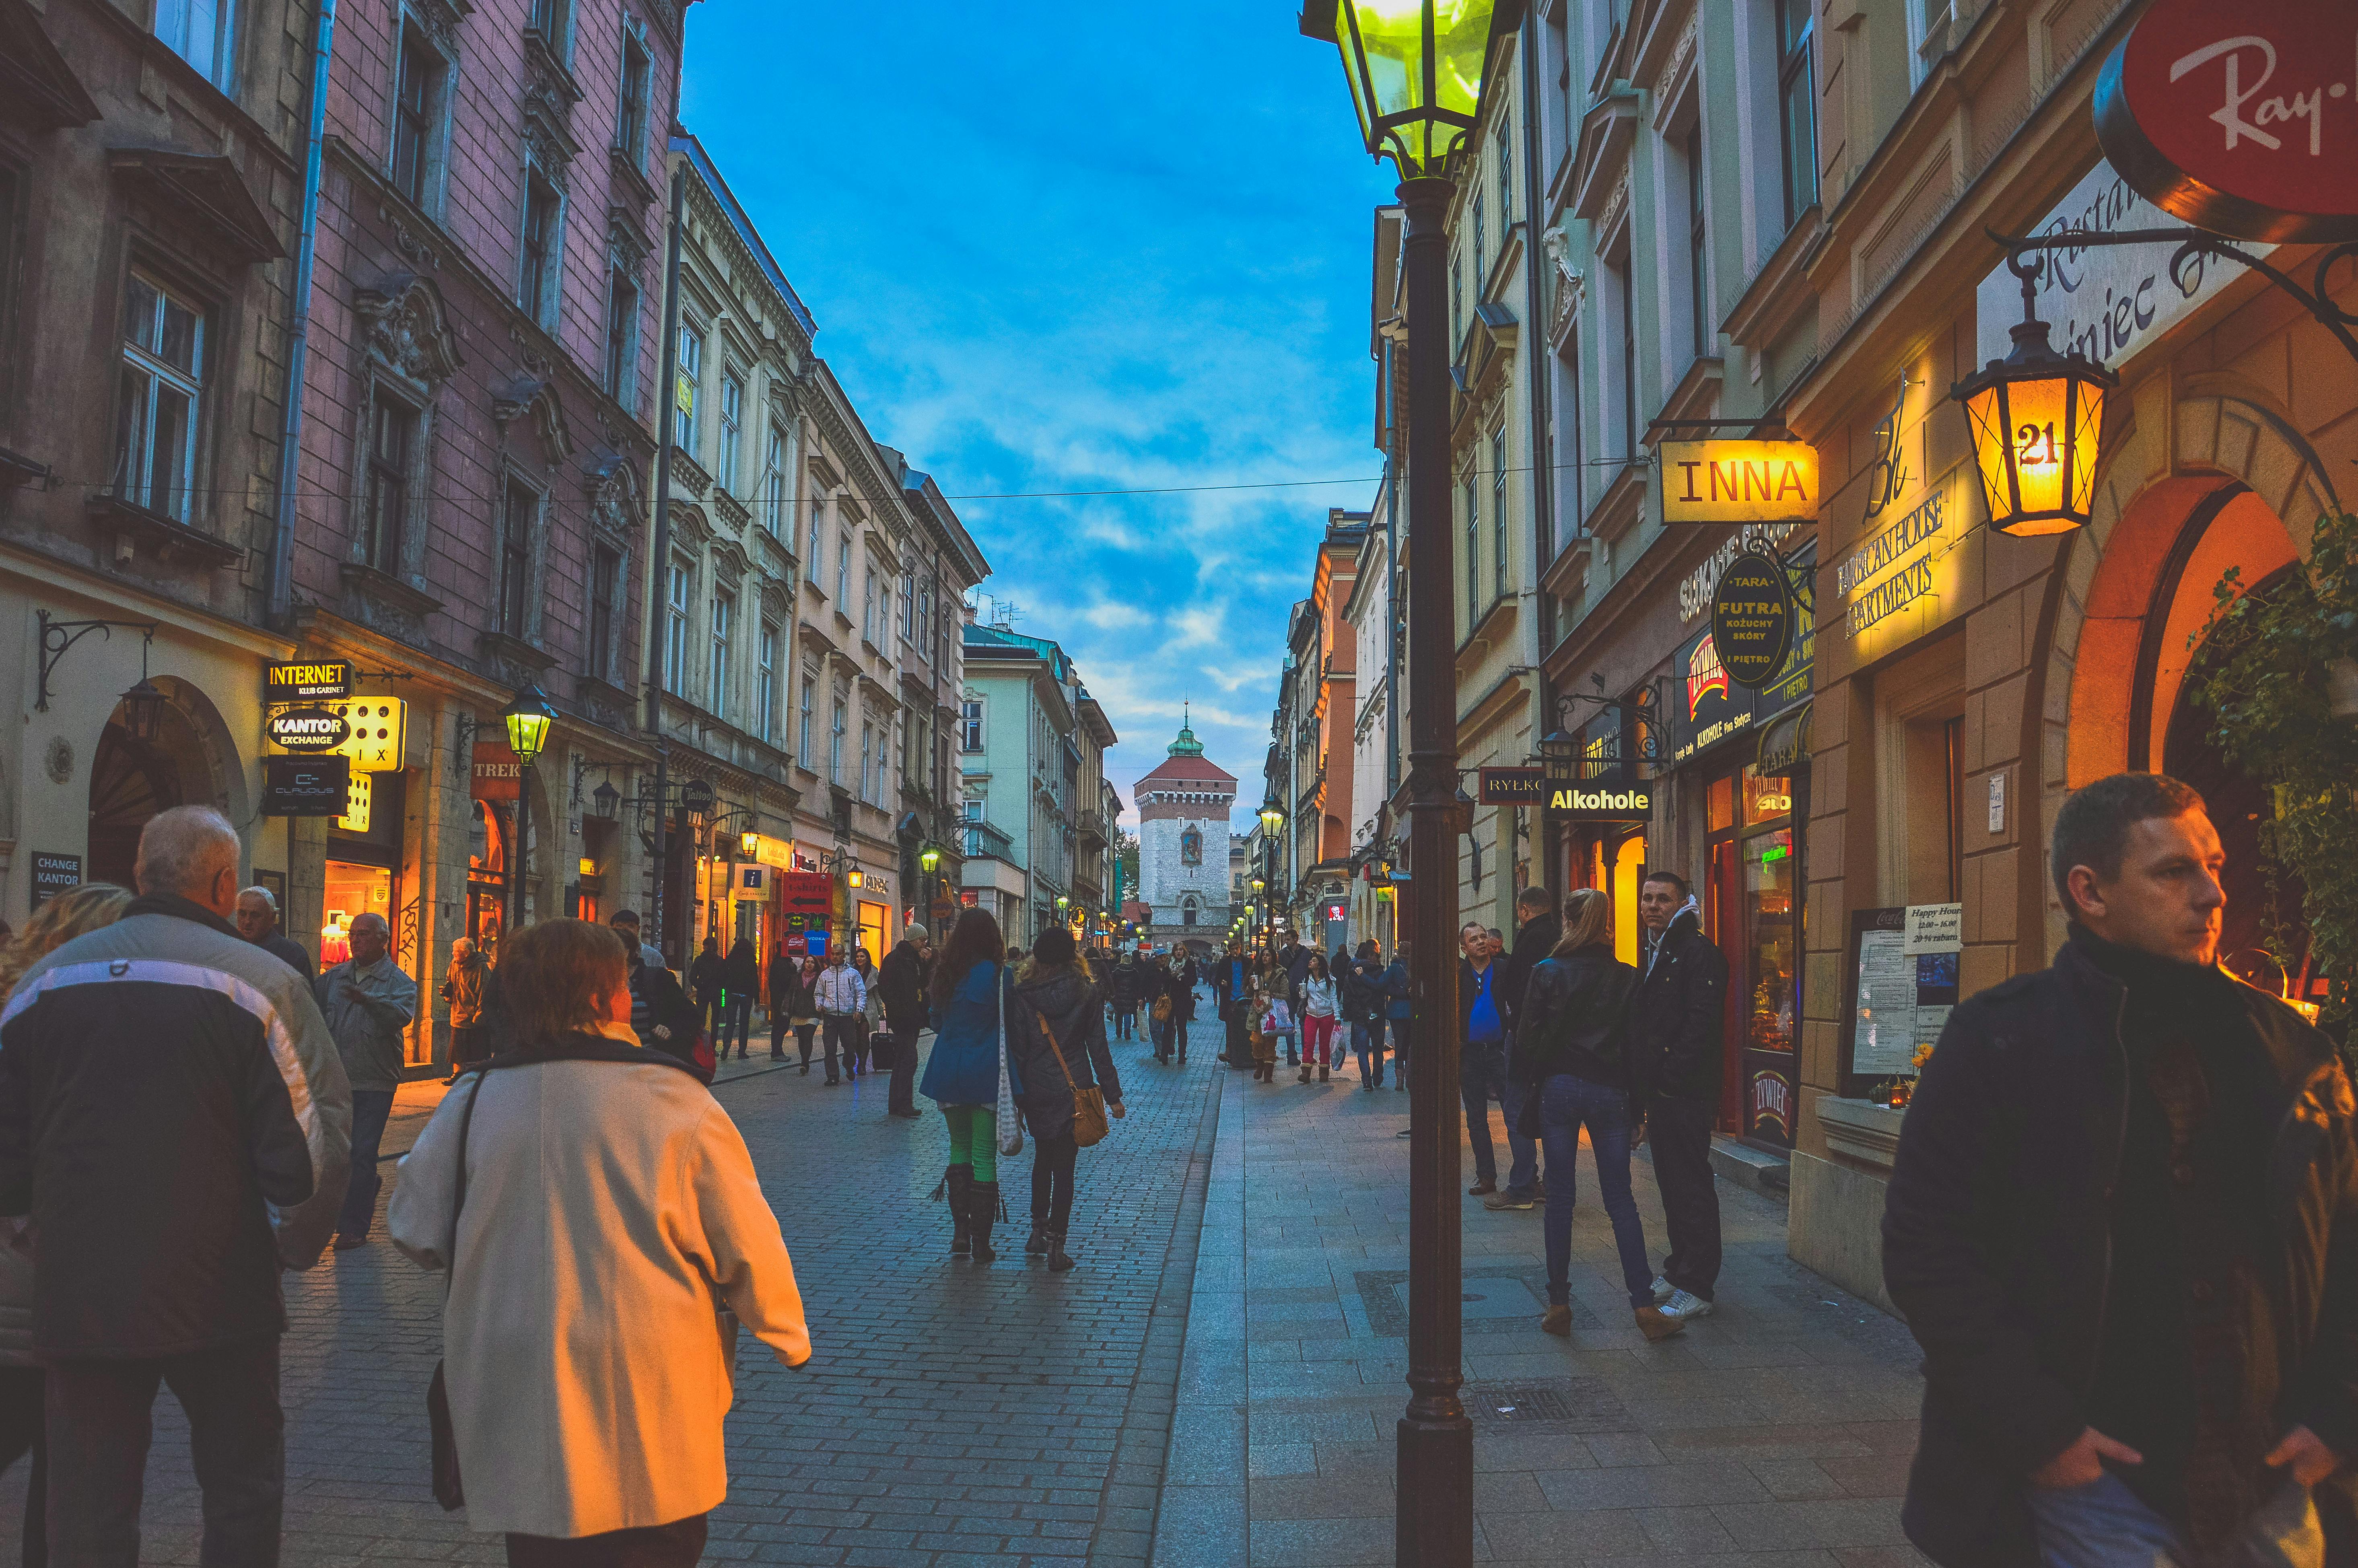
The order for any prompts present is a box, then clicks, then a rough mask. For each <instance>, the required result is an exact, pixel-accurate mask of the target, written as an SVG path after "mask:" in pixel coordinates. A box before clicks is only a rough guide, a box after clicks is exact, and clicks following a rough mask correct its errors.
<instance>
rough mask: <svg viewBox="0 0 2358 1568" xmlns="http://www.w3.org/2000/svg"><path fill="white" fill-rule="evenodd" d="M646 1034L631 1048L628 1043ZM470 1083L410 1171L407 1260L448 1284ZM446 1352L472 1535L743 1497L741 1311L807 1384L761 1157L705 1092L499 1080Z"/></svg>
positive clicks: (564, 1066)
mask: <svg viewBox="0 0 2358 1568" xmlns="http://www.w3.org/2000/svg"><path fill="white" fill-rule="evenodd" d="M621 1033H628V1031H627V1030H624V1031H621ZM469 1092H470V1090H469V1086H467V1085H464V1084H462V1085H461V1086H460V1087H459V1088H458V1089H456V1090H454V1091H452V1093H451V1094H450V1095H449V1096H448V1097H447V1098H444V1100H443V1101H442V1103H441V1105H440V1106H439V1107H438V1108H437V1109H436V1111H435V1113H434V1118H433V1119H432V1120H431V1121H429V1122H428V1123H427V1127H426V1130H425V1132H424V1133H423V1134H421V1135H420V1136H419V1138H418V1140H417V1143H416V1147H415V1148H413V1149H412V1150H411V1151H410V1152H409V1155H408V1157H407V1158H406V1159H405V1160H403V1161H402V1162H401V1176H400V1185H399V1187H398V1188H397V1189H396V1190H395V1193H394V1196H393V1202H392V1206H391V1207H390V1210H389V1211H388V1213H387V1215H386V1222H387V1228H388V1230H389V1231H390V1232H391V1235H392V1238H393V1241H394V1244H395V1246H396V1247H398V1248H400V1249H401V1250H402V1251H403V1252H404V1253H406V1254H407V1255H408V1257H409V1258H410V1259H412V1260H414V1261H416V1263H418V1264H419V1265H420V1266H422V1267H424V1268H427V1269H432V1270H440V1269H442V1268H443V1266H444V1260H443V1257H442V1253H443V1250H444V1249H445V1248H446V1247H447V1246H448V1245H449V1234H450V1205H451V1199H452V1197H453V1195H454V1186H455V1178H456V1175H457V1170H456V1162H455V1156H456V1145H457V1141H458V1129H459V1121H460V1116H461V1115H462V1114H463V1112H464V1110H465V1108H466V1100H467V1095H468V1093H469ZM458 1255H459V1268H458V1271H457V1276H456V1278H455V1279H454V1280H453V1281H452V1282H451V1285H450V1291H449V1300H448V1301H447V1303H445V1305H444V1308H443V1314H442V1345H443V1356H444V1358H445V1363H446V1374H447V1378H448V1381H449V1391H450V1418H451V1425H452V1428H453V1429H454V1431H455V1433H456V1435H457V1438H458V1444H459V1468H460V1476H462V1477H463V1479H464V1481H465V1484H466V1488H467V1515H468V1521H469V1523H470V1524H471V1526H472V1527H473V1528H474V1529H476V1530H494V1531H497V1530H519V1531H523V1532H525V1533H526V1534H530V1535H547V1536H562V1537H574V1536H583V1535H595V1534H599V1533H601V1532H603V1531H606V1530H625V1529H633V1528H639V1527H643V1526H648V1525H658V1524H668V1523H670V1522H671V1521H673V1520H674V1519H685V1518H687V1517H688V1516H690V1515H693V1514H700V1513H703V1512H705V1511H706V1510H708V1509H711V1508H712V1507H713V1506H714V1505H716V1504H718V1503H719V1501H720V1500H721V1499H722V1498H725V1497H726V1496H727V1495H728V1492H729V1481H728V1473H727V1470H726V1467H725V1465H724V1461H723V1457H722V1451H721V1421H722V1418H723V1416H725V1415H726V1414H727V1412H728V1410H729V1406H730V1399H731V1395H732V1389H731V1369H730V1364H729V1361H728V1359H727V1357H726V1353H725V1351H724V1349H723V1331H722V1327H721V1320H720V1316H719V1312H720V1308H721V1307H722V1306H723V1305H726V1306H727V1307H729V1308H730V1310H731V1311H733V1312H734V1313H735V1314H737V1316H738V1318H739V1320H740V1321H741V1322H742V1324H743V1325H744V1326H745V1328H746V1329H747V1330H748V1331H750V1332H751V1333H752V1335H754V1336H756V1337H758V1338H760V1339H761V1340H762V1341H763V1342H764V1343H765V1344H767V1345H769V1346H771V1347H772V1349H773V1351H774V1352H775V1353H776V1355H777V1357H778V1359H779V1360H780V1361H782V1362H784V1364H785V1365H787V1366H789V1367H795V1366H800V1365H801V1364H802V1363H803V1362H805V1361H806V1360H808V1359H809V1358H810V1353H811V1348H810V1336H809V1333H808V1331H807V1329H806V1326H805V1325H804V1322H803V1303H802V1296H801V1293H800V1292H798V1291H797V1290H796V1289H795V1273H794V1265H793V1264H792V1263H791V1262H790V1261H789V1260H787V1257H786V1247H785V1241H784V1238H782V1237H781V1236H780V1235H779V1232H778V1221H777V1217H776V1216H775V1215H774V1214H773V1213H772V1212H771V1210H770V1206H769V1204H768V1202H767V1201H766V1200H765V1199H764V1198H763V1196H762V1189H761V1186H760V1184H758V1183H757V1182H756V1180H755V1179H754V1175H753V1162H752V1156H751V1155H749V1154H748V1153H747V1152H746V1149H745V1141H744V1139H743V1138H742V1137H741V1136H740V1134H739V1133H738V1131H737V1127H736V1124H735V1123H734V1122H732V1121H730V1119H729V1115H728V1113H727V1112H726V1111H724V1110H722V1109H721V1108H720V1106H719V1102H718V1101H716V1100H715V1099H714V1098H712V1095H711V1092H710V1091H709V1090H708V1089H707V1088H706V1087H704V1086H703V1085H702V1084H700V1083H698V1081H697V1080H696V1079H695V1078H694V1077H693V1076H690V1075H688V1074H687V1073H685V1072H682V1071H680V1070H678V1069H677V1068H675V1067H668V1066H663V1065H654V1064H645V1065H642V1064H639V1063H617V1062H599V1061H555V1062H545V1063H540V1064H537V1065H529V1066H514V1067H504V1068H502V1069H500V1070H499V1071H496V1072H492V1073H489V1074H487V1075H485V1076H484V1077H483V1079H482V1088H481V1099H480V1100H479V1101H478V1102H477V1104H476V1106H475V1113H474V1123H473V1126H472V1128H471V1130H470V1132H469V1134H468V1138H467V1193H466V1201H465V1205H464V1211H463V1213H462V1215H461V1217H460V1227H459V1240H458Z"/></svg>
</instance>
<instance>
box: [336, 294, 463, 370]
mask: <svg viewBox="0 0 2358 1568" xmlns="http://www.w3.org/2000/svg"><path fill="white" fill-rule="evenodd" d="M353 308H355V309H356V310H357V311H358V312H359V315H360V319H361V330H362V335H363V338H364V341H366V343H367V346H368V352H369V355H370V357H372V358H373V359H374V360H376V361H377V362H379V363H380V364H381V365H383V366H384V368H385V369H387V370H391V371H394V372H395V373H399V374H400V375H402V376H404V377H406V378H407V379H408V380H410V381H412V382H416V383H417V384H420V385H423V386H426V387H428V388H431V387H437V386H439V385H441V384H443V383H444V382H446V381H448V380H449V379H450V377H451V376H452V375H454V374H456V373H458V370H459V367H460V366H461V365H463V364H464V363H466V361H465V360H463V359H462V358H460V354H459V344H458V341H457V340H456V339H455V338H453V337H452V336H451V333H450V321H449V313H448V312H447V311H446V310H445V309H444V308H443V305H442V291H441V290H440V289H438V288H437V287H435V286H434V283H433V280H432V279H430V278H424V277H419V276H416V275H415V274H409V275H404V276H395V277H392V278H388V279H386V280H385V281H384V284H382V285H381V286H379V287H374V288H363V289H362V290H361V291H360V292H359V294H358V296H357V297H355V298H354V300H353Z"/></svg>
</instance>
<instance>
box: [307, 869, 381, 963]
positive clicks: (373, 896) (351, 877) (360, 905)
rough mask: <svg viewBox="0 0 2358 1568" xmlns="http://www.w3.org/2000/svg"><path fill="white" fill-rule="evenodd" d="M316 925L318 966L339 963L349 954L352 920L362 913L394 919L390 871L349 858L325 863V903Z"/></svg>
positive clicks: (350, 952)
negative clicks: (326, 869)
mask: <svg viewBox="0 0 2358 1568" xmlns="http://www.w3.org/2000/svg"><path fill="white" fill-rule="evenodd" d="M326 911H327V913H326V915H325V917H324V923H323V924H322V925H320V927H319V967H320V968H323V969H324V968H328V967H329V966H330V965H331V964H341V963H343V962H344V961H345V960H347V959H349V958H350V957H352V922H353V921H354V920H355V919H357V918H358V917H359V916H361V915H362V914H376V915H382V916H384V920H385V922H386V923H387V924H388V925H390V924H391V923H392V921H393V873H392V872H391V871H387V870H386V869H384V867H382V866H362V865H355V864H353V863H352V861H350V860H330V861H329V862H328V882H327V904H326Z"/></svg>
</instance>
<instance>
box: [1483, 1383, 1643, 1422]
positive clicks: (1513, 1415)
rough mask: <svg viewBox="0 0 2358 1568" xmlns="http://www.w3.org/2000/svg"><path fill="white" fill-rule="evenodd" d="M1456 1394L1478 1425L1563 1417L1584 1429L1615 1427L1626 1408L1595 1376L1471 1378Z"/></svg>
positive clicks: (1622, 1419)
mask: <svg viewBox="0 0 2358 1568" xmlns="http://www.w3.org/2000/svg"><path fill="white" fill-rule="evenodd" d="M1458 1399H1459V1400H1460V1402H1462V1403H1463V1404H1464V1405H1465V1407H1466V1414H1467V1415H1468V1416H1471V1417H1472V1418H1473V1420H1474V1423H1475V1424H1476V1426H1538V1425H1541V1424H1548V1425H1554V1424H1558V1423H1563V1424H1568V1425H1571V1426H1573V1427H1574V1429H1575V1430H1578V1431H1584V1432H1606V1431H1617V1430H1619V1429H1620V1428H1622V1427H1625V1426H1627V1425H1628V1424H1629V1417H1628V1411H1625V1410H1623V1409H1622V1407H1621V1401H1620V1400H1619V1399H1617V1397H1615V1395H1614V1392H1613V1390H1611V1389H1608V1388H1606V1386H1605V1383H1604V1381H1603V1379H1597V1378H1524V1379H1518V1380H1516V1381H1514V1382H1511V1383H1468V1384H1466V1387H1465V1388H1464V1389H1463V1390H1461V1391H1460V1392H1459V1394H1458Z"/></svg>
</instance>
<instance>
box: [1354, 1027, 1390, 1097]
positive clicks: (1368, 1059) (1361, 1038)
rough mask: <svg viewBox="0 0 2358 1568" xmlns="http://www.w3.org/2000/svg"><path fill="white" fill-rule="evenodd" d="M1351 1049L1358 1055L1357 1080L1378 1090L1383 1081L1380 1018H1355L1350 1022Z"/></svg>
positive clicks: (1382, 1029) (1382, 1040) (1382, 1039)
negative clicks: (1372, 1085)
mask: <svg viewBox="0 0 2358 1568" xmlns="http://www.w3.org/2000/svg"><path fill="white" fill-rule="evenodd" d="M1351 1049H1352V1050H1353V1051H1355V1052H1357V1054H1358V1057H1359V1078H1360V1081H1361V1082H1363V1083H1369V1084H1374V1085H1375V1086H1376V1087H1379V1088H1380V1087H1383V1081H1384V1021H1383V1020H1382V1019H1380V1018H1355V1019H1353V1020H1352V1021H1351Z"/></svg>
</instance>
